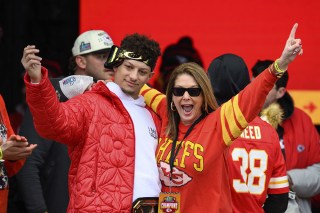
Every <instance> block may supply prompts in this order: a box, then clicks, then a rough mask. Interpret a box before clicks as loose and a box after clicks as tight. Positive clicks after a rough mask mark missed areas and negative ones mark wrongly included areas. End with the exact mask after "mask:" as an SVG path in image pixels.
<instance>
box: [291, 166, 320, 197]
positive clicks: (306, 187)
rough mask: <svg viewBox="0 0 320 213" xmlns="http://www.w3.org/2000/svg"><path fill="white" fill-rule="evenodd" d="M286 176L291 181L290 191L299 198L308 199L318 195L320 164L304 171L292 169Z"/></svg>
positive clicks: (319, 188) (319, 191)
mask: <svg viewBox="0 0 320 213" xmlns="http://www.w3.org/2000/svg"><path fill="white" fill-rule="evenodd" d="M288 175H289V176H290V178H291V181H292V186H291V187H292V190H293V191H294V192H296V193H297V195H298V196H299V197H302V198H310V197H312V196H314V195H316V194H319V193H320V163H317V164H313V165H311V166H308V167H307V168H305V169H292V170H290V171H288Z"/></svg>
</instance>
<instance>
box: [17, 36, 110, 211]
mask: <svg viewBox="0 0 320 213" xmlns="http://www.w3.org/2000/svg"><path fill="white" fill-rule="evenodd" d="M112 45H113V41H112V39H111V37H110V36H109V35H108V33H106V32H105V31H103V30H89V31H86V32H84V33H82V34H80V35H79V36H78V37H77V39H76V40H75V42H74V46H73V48H72V57H71V58H70V61H69V63H70V64H69V68H70V74H74V75H72V76H68V77H66V78H64V79H62V78H51V79H50V81H51V82H52V84H53V85H54V87H55V91H56V94H57V96H58V98H59V101H60V102H65V101H67V100H68V99H69V98H70V97H71V96H74V92H75V91H76V92H77V93H83V91H84V89H86V87H88V86H89V85H90V83H91V82H92V81H93V79H95V80H109V79H110V78H112V77H113V70H110V69H107V68H104V63H105V62H106V60H107V57H108V54H109V51H110V48H111V47H112ZM20 132H22V133H25V134H26V137H28V138H30V141H32V143H34V144H38V147H39V148H38V149H37V150H36V152H33V153H32V155H31V156H30V158H29V159H28V160H27V161H26V162H25V165H24V166H23V168H22V169H21V170H20V172H19V173H18V174H17V175H16V176H15V178H16V182H17V189H18V192H17V194H16V197H19V198H18V199H17V200H22V202H20V203H17V202H15V206H18V208H20V209H21V212H50V213H61V212H66V211H67V206H68V203H69V191H68V170H69V166H70V159H69V156H68V149H67V146H66V145H64V144H61V143H56V142H55V141H53V140H46V139H44V138H42V137H41V136H39V134H38V133H37V131H36V130H35V127H34V124H33V118H32V115H31V113H30V110H29V108H28V109H27V110H26V112H25V116H24V119H23V122H22V124H21V128H20Z"/></svg>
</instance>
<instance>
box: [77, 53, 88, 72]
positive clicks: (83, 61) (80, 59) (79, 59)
mask: <svg viewBox="0 0 320 213" xmlns="http://www.w3.org/2000/svg"><path fill="white" fill-rule="evenodd" d="M76 63H77V65H78V67H80V68H81V69H85V68H86V66H87V60H86V58H85V57H83V56H81V55H78V56H76Z"/></svg>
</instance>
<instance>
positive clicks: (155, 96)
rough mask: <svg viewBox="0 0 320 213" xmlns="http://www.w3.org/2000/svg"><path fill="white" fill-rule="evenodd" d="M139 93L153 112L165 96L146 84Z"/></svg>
mask: <svg viewBox="0 0 320 213" xmlns="http://www.w3.org/2000/svg"><path fill="white" fill-rule="evenodd" d="M140 93H141V94H142V95H143V96H144V100H145V102H146V104H147V105H148V106H149V107H151V108H152V110H153V111H154V112H157V107H158V105H159V103H160V102H161V100H163V99H164V98H165V97H166V96H165V95H163V94H162V93H160V92H159V91H157V90H156V89H152V88H150V87H149V86H147V85H144V86H143V87H142V89H141V91H140Z"/></svg>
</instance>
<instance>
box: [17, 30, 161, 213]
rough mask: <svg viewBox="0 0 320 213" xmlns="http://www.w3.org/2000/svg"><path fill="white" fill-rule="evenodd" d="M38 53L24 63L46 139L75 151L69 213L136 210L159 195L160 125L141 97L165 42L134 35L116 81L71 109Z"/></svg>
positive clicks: (119, 55) (30, 51) (124, 46)
mask: <svg viewBox="0 0 320 213" xmlns="http://www.w3.org/2000/svg"><path fill="white" fill-rule="evenodd" d="M87 48H89V47H87ZM38 52H39V50H38V49H36V48H35V46H27V47H26V48H25V49H24V53H23V57H22V60H21V61H22V64H23V66H24V68H25V69H26V70H27V74H26V76H25V83H26V88H27V90H26V91H27V103H28V104H29V107H30V111H31V112H32V114H33V117H34V123H35V127H36V129H37V131H38V132H39V133H40V135H41V136H42V137H45V138H48V139H53V140H55V141H58V142H61V143H64V144H67V146H68V150H69V156H70V159H71V166H70V170H69V192H70V202H69V206H68V212H79V211H81V212H129V211H130V210H131V205H132V202H133V201H134V200H136V199H138V198H141V197H157V196H158V195H159V192H160V188H161V184H160V180H159V173H158V169H157V164H156V159H155V150H156V147H157V143H158V134H157V128H156V127H157V126H158V125H157V124H158V122H159V120H158V117H157V116H156V115H155V114H153V113H151V112H150V111H149V110H148V109H147V108H146V107H145V102H144V99H143V97H142V96H140V95H139V92H140V89H141V88H142V86H143V85H144V84H146V83H147V82H148V80H149V79H150V78H151V76H152V75H153V69H154V67H155V64H156V61H157V58H158V57H159V55H160V47H159V44H158V43H157V42H156V41H154V40H152V39H150V38H148V37H146V36H143V35H139V34H133V35H129V36H126V37H125V38H124V39H123V40H122V42H121V46H120V48H119V47H116V46H114V48H113V49H112V50H111V52H110V56H109V58H108V59H110V60H108V61H107V64H106V65H107V67H111V68H113V70H114V83H113V82H109V83H107V84H105V83H104V82H98V83H97V84H95V85H94V86H93V88H92V89H91V90H90V91H88V92H85V93H84V94H82V95H78V96H76V97H74V98H71V99H70V100H69V101H67V102H65V103H59V101H58V99H57V97H56V94H55V91H54V89H53V87H52V85H51V84H50V81H49V80H48V77H47V70H46V69H45V68H43V67H41V58H40V57H39V56H36V54H37V53H38ZM70 83H72V81H69V80H67V81H65V82H63V84H70Z"/></svg>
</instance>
